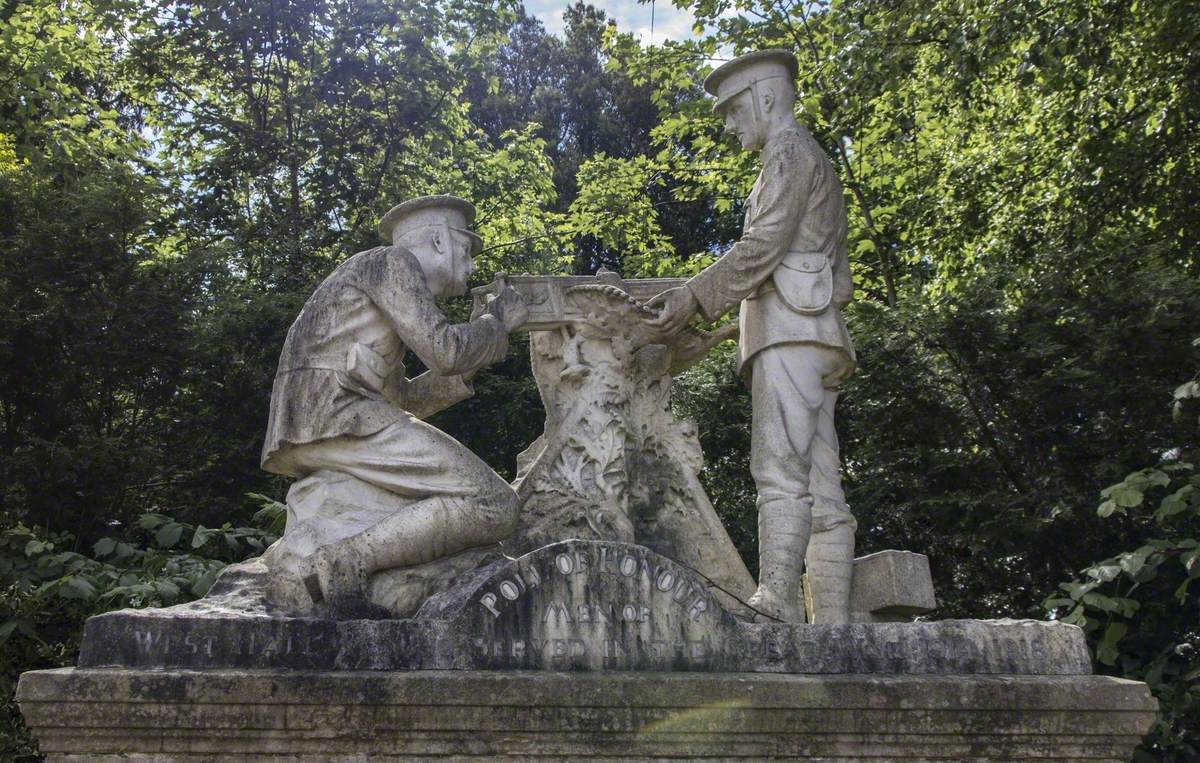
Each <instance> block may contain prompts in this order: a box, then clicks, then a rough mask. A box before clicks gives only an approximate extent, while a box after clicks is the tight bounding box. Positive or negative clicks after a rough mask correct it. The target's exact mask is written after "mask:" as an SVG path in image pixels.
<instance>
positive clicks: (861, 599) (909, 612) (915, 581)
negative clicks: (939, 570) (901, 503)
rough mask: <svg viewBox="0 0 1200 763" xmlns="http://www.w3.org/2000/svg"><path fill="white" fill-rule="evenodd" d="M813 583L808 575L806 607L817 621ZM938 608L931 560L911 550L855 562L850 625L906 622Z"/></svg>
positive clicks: (809, 615)
mask: <svg viewBox="0 0 1200 763" xmlns="http://www.w3.org/2000/svg"><path fill="white" fill-rule="evenodd" d="M814 604H815V602H814V600H813V596H812V583H811V581H810V580H809V577H808V576H807V575H805V576H804V607H805V610H806V611H807V613H808V621H809V622H813V618H814V609H815V607H814ZM936 607H937V599H936V598H935V597H934V595H933V577H932V576H931V575H930V574H929V557H927V556H925V555H924V554H914V553H913V552H911V551H895V550H887V551H879V552H876V553H874V554H867V555H866V556H860V557H859V558H857V559H855V560H854V577H853V578H852V580H851V584H850V622H854V623H892V622H904V621H906V620H909V619H911V618H912V617H914V616H915V615H923V614H925V613H927V612H932V611H933V610H934V609H935V608H936Z"/></svg>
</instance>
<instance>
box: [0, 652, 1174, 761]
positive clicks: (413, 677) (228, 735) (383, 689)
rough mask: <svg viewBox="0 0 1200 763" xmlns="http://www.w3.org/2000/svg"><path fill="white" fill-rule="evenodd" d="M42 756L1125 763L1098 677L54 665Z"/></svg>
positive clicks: (1138, 697)
mask: <svg viewBox="0 0 1200 763" xmlns="http://www.w3.org/2000/svg"><path fill="white" fill-rule="evenodd" d="M17 699H18V701H19V702H20V705H21V711H22V712H23V713H24V715H25V718H26V721H27V722H28V723H29V725H30V726H31V727H32V728H33V731H34V733H35V734H36V735H37V737H38V740H39V741H40V743H41V749H42V752H43V753H45V754H46V755H47V759H48V760H49V761H76V760H79V761H82V760H87V761H118V760H120V761H126V762H128V761H148V760H154V761H201V760H207V761H217V760H220V761H243V760H255V761H264V760H278V761H282V760H288V761H295V760H304V761H317V760H321V761H352V760H353V761H361V760H366V759H371V760H425V759H429V758H431V757H438V756H448V757H450V758H452V759H494V758H497V757H501V756H513V757H516V758H519V759H529V758H546V759H567V758H569V759H571V760H593V759H605V760H632V759H637V760H645V759H660V758H682V759H690V760H704V759H722V760H728V759H747V760H763V759H768V758H770V759H788V758H791V759H807V760H821V761H851V760H874V761H880V760H889V761H897V760H941V761H946V760H954V761H1013V760H1043V761H1058V762H1060V763H1061V762H1063V761H1112V762H1113V763H1116V762H1117V761H1127V760H1128V759H1129V757H1130V755H1131V752H1132V749H1133V747H1134V746H1135V745H1136V744H1137V742H1138V740H1139V739H1140V738H1141V736H1142V735H1143V734H1144V733H1145V732H1146V731H1147V730H1148V729H1149V727H1150V725H1151V723H1152V722H1153V720H1154V714H1155V709H1156V703H1155V701H1154V700H1153V699H1152V698H1151V696H1150V694H1149V691H1148V690H1147V689H1146V687H1145V685H1143V684H1138V683H1133V682H1129V681H1123V680H1120V679H1114V678H1106V677H1100V676H1069V677H1068V676H1055V677H1043V676H898V675H840V676H801V675H765V674H737V673H735V674H703V673H562V672H527V671H520V672H477V671H416V672H396V673H382V672H371V671H357V672H349V671H342V672H313V673H306V672H298V671H263V670H209V671H186V670H168V671H153V670H135V669H63V670H47V671H37V672H32V673H26V674H25V675H24V676H22V677H21V683H20V686H19V688H18V692H17Z"/></svg>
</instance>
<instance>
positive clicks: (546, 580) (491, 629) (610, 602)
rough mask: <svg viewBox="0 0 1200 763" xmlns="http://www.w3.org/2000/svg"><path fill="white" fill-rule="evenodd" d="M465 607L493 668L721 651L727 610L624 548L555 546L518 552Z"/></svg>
mask: <svg viewBox="0 0 1200 763" xmlns="http://www.w3.org/2000/svg"><path fill="white" fill-rule="evenodd" d="M472 606H474V607H475V608H476V609H475V612H477V613H478V616H479V618H480V621H479V626H478V627H480V628H481V629H482V630H483V631H484V632H485V633H487V635H479V636H477V637H476V638H475V639H474V641H473V643H474V647H475V650H476V654H477V655H478V656H480V657H483V658H484V659H486V660H487V661H489V662H490V663H492V664H496V665H504V666H514V667H521V666H527V667H528V666H535V665H538V664H545V665H555V666H559V667H564V666H571V665H584V664H586V665H588V666H592V667H603V668H622V667H627V666H643V667H644V666H660V667H671V666H676V665H686V664H689V663H698V662H706V661H711V660H712V659H714V658H717V657H720V655H721V654H722V653H723V651H724V649H725V646H724V644H723V643H722V642H723V637H722V636H721V635H720V634H722V633H725V632H726V630H727V621H728V615H726V614H725V613H724V611H723V610H721V609H720V607H719V605H717V603H716V601H715V600H714V599H713V598H712V594H711V593H710V592H709V591H708V589H707V588H706V587H705V586H703V585H702V584H700V583H697V582H696V581H695V578H694V577H693V576H692V575H690V574H688V573H687V572H686V571H685V569H684V568H681V567H679V565H677V564H675V563H674V562H671V561H669V560H667V559H664V558H662V557H659V556H657V555H656V554H653V553H650V552H648V551H647V550H646V549H641V548H637V547H633V546H624V545H619V544H598V543H596V544H588V545H587V546H585V547H582V548H581V547H579V546H577V545H571V544H562V545H560V546H558V547H557V548H552V549H546V553H543V554H538V555H530V556H527V557H523V558H522V559H521V560H520V561H519V562H518V563H517V564H516V565H514V566H512V567H511V568H509V571H508V572H505V573H502V574H501V575H500V577H499V578H497V579H493V580H490V581H488V583H487V584H486V585H485V586H483V588H481V589H480V591H479V592H478V593H477V594H476V598H475V601H474V604H473V605H472ZM722 617H724V618H726V619H725V620H722ZM739 648H742V647H739Z"/></svg>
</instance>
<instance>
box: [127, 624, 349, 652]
mask: <svg viewBox="0 0 1200 763" xmlns="http://www.w3.org/2000/svg"><path fill="white" fill-rule="evenodd" d="M133 641H134V643H135V644H136V645H137V651H138V654H139V655H141V656H142V657H145V658H155V657H161V656H164V655H175V656H177V657H189V656H197V657H200V656H203V657H205V658H208V659H212V658H213V656H214V655H215V654H218V653H219V654H220V655H221V656H222V657H223V658H225V659H230V658H237V657H246V658H251V659H268V658H272V657H287V656H289V655H297V656H299V655H310V654H314V653H317V652H318V651H319V650H323V649H326V648H328V647H329V644H328V643H327V639H326V638H325V637H324V635H323V634H322V633H320V632H316V633H312V632H309V633H301V634H299V635H292V634H279V635H274V634H264V633H259V632H256V631H254V630H252V629H248V630H245V631H243V632H241V633H239V634H237V638H229V637H228V636H225V637H220V636H216V635H201V634H197V633H183V634H181V633H178V632H173V631H170V630H166V631H160V630H157V629H147V630H134V631H133Z"/></svg>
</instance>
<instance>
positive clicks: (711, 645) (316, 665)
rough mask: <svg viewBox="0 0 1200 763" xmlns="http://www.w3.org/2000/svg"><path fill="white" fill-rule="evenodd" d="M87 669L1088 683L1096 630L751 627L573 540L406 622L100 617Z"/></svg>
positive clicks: (692, 576)
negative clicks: (1089, 640) (974, 677)
mask: <svg viewBox="0 0 1200 763" xmlns="http://www.w3.org/2000/svg"><path fill="white" fill-rule="evenodd" d="M79 665H80V667H92V668H95V667H130V668H285V669H291V670H430V669H433V670H482V669H491V670H579V671H595V670H608V671H614V670H636V671H703V672H756V673H808V674H844V673H891V674H900V673H905V674H1019V675H1086V674H1088V673H1090V672H1091V662H1090V659H1089V657H1088V652H1087V646H1086V644H1085V642H1084V637H1083V632H1082V631H1081V630H1080V629H1079V628H1076V627H1075V626H1072V625H1063V624H1061V623H1047V622H1037V621H1032V620H1020V621H1018V620H943V621H938V622H927V623H923V622H918V623H851V624H849V625H834V624H826V625H821V624H813V625H804V624H801V625H793V624H788V623H772V622H755V623H748V622H743V621H740V620H738V619H736V618H735V617H733V616H732V615H731V614H730V613H729V612H727V611H726V610H725V609H723V608H722V606H721V604H720V602H719V601H718V599H717V598H716V596H715V594H714V591H713V588H712V585H711V584H710V583H709V582H708V581H706V580H705V579H704V578H702V577H700V576H698V575H697V574H696V573H695V572H694V571H692V570H691V569H690V568H688V567H686V566H683V565H681V564H679V563H677V562H674V561H672V560H670V559H667V558H666V557H664V556H661V555H659V554H656V553H654V552H653V551H650V550H649V549H647V548H645V547H643V546H637V545H632V544H627V543H613V542H609V541H564V542H562V543H555V544H552V545H550V546H545V547H543V548H541V549H538V550H537V551H534V552H532V553H530V554H526V555H525V556H522V557H520V558H518V559H513V560H503V561H500V562H497V563H495V564H492V565H490V566H488V567H486V568H484V569H481V570H479V571H477V572H476V573H475V574H474V575H473V576H469V577H466V578H464V579H463V580H462V581H460V582H459V584H458V585H456V586H455V587H454V588H452V589H450V590H449V591H446V592H444V593H442V594H439V595H437V596H435V597H433V598H431V599H430V600H429V601H427V602H426V603H425V604H424V605H423V606H422V607H421V609H420V611H418V612H417V614H416V616H414V617H413V618H411V619H406V620H345V621H334V620H320V619H307V618H289V617H270V616H267V615H265V614H253V613H250V614H248V613H245V612H238V611H235V610H227V609H221V608H214V607H212V606H211V604H209V603H208V601H207V600H204V601H201V602H197V603H195V604H188V605H181V606H177V607H170V608H167V609H141V610H135V609H127V610H121V611H119V612H110V613H107V614H104V615H100V616H97V617H93V618H91V619H90V620H88V622H87V626H86V628H85V630H84V637H83V645H82V649H81V651H80V657H79Z"/></svg>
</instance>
